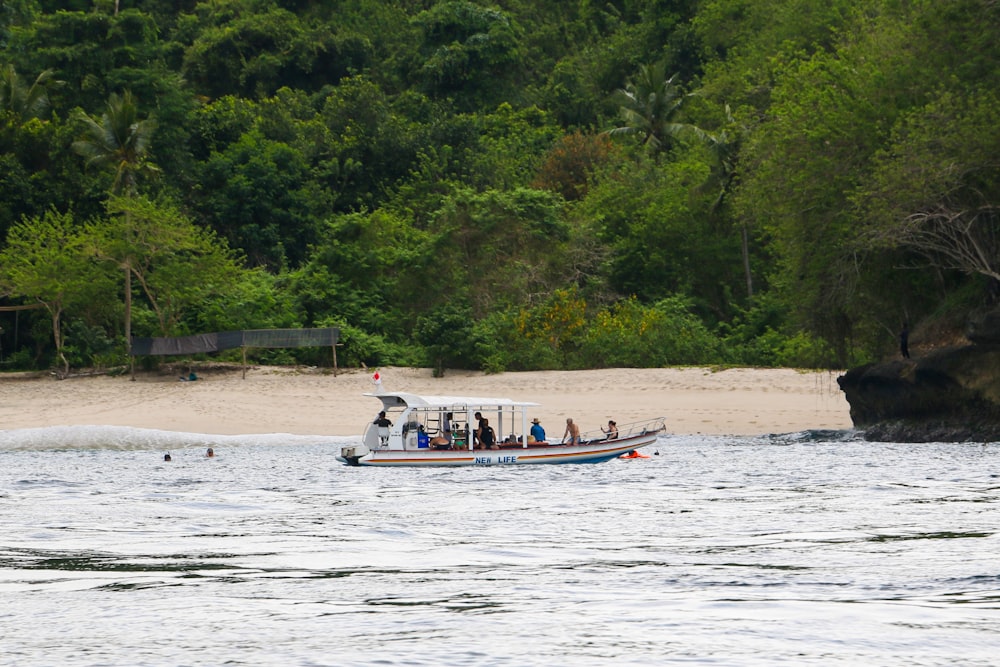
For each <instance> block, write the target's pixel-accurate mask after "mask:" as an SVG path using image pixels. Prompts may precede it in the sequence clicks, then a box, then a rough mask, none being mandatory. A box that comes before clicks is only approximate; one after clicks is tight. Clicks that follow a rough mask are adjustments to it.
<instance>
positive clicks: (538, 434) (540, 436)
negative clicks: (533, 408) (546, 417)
mask: <svg viewBox="0 0 1000 667" xmlns="http://www.w3.org/2000/svg"><path fill="white" fill-rule="evenodd" d="M531 437H533V438H534V439H535V442H545V429H544V428H542V424H541V423H540V422H539V421H538V417H535V418H534V419H532V420H531Z"/></svg>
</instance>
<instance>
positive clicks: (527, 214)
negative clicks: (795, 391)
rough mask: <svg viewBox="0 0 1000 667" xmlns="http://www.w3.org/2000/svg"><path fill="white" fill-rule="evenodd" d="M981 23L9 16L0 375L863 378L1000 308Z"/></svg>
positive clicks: (643, 7) (1, 138) (332, 1)
mask: <svg viewBox="0 0 1000 667" xmlns="http://www.w3.org/2000/svg"><path fill="white" fill-rule="evenodd" d="M998 27H1000V2H996V0H866V1H865V2H860V1H857V0H610V1H602V2H593V1H592V0H549V1H546V2H540V1H537V0H536V1H534V2H529V1H526V0H504V1H500V2H485V1H483V2H478V1H471V0H326V1H323V2H316V1H311V0H207V1H198V0H173V1H167V0H2V2H0V239H2V245H0V306H2V307H5V308H7V310H4V311H3V312H0V325H2V327H3V333H2V335H0V343H2V348H0V366H2V367H3V368H8V369H21V368H51V367H56V368H62V369H69V368H70V367H101V368H114V367H116V366H121V365H122V364H124V363H126V360H127V346H126V345H125V341H127V340H129V339H130V338H129V337H130V336H132V335H136V336H159V335H186V334H192V333H202V332H211V331H226V330H234V329H259V328H278V327H320V326H338V327H340V328H341V335H342V342H343V347H342V348H341V350H340V351H339V352H338V354H339V356H340V363H341V364H360V363H365V364H368V365H370V366H371V365H386V364H401V365H430V366H433V367H435V368H438V369H441V370H443V369H446V368H478V369H484V370H487V371H501V370H505V369H509V370H519V369H563V368H565V369H573V368H598V367H610V366H632V367H641V366H664V365H674V364H749V365H780V366H800V367H827V368H843V367H845V366H847V365H851V364H856V363H859V362H863V361H867V360H871V359H875V358H879V357H881V356H884V355H886V354H889V353H891V352H892V351H893V347H894V344H895V343H894V341H895V336H896V334H897V333H898V331H899V330H900V327H901V326H902V325H903V323H904V322H908V323H909V325H910V327H911V329H912V330H914V331H915V332H921V331H923V332H924V335H925V336H926V337H928V338H929V337H931V335H932V333H933V332H935V331H936V332H938V333H937V335H943V334H941V333H940V332H941V331H944V330H947V329H949V328H952V329H960V328H961V326H962V322H963V321H964V318H965V317H966V316H967V315H968V314H969V313H970V312H974V311H976V310H977V309H984V308H988V307H991V306H992V305H993V302H994V300H995V299H996V298H997V297H998V296H1000V288H998V286H1000V218H998V211H1000V99H998V98H1000V29H998ZM16 306H32V308H27V309H23V310H13V309H11V308H12V307H16ZM329 354H330V351H329V350H311V349H301V350H270V351H259V352H258V357H257V358H258V360H260V361H264V362H270V363H310V364H326V365H328V364H329V363H330V360H329V359H328V358H327V357H328V356H329Z"/></svg>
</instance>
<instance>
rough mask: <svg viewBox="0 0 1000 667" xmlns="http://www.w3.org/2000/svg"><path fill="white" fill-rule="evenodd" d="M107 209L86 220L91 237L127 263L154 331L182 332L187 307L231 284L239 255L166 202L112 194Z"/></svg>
mask: <svg viewBox="0 0 1000 667" xmlns="http://www.w3.org/2000/svg"><path fill="white" fill-rule="evenodd" d="M108 214H109V217H108V218H104V219H98V220H94V221H92V222H91V223H90V224H89V225H88V226H87V230H86V231H87V234H88V237H89V239H90V242H91V243H93V247H94V249H95V251H96V253H97V255H98V256H99V257H101V258H102V259H105V260H107V261H109V262H111V263H112V264H113V265H115V266H122V267H128V268H127V270H128V271H130V272H131V274H132V275H133V276H134V277H135V279H136V280H137V281H138V283H139V285H140V286H141V289H142V291H143V293H144V295H145V296H146V299H147V303H148V306H149V307H150V308H151V309H152V311H153V313H155V316H156V324H157V326H156V332H157V333H158V334H159V335H161V336H169V335H176V334H178V333H181V332H180V331H179V323H180V322H181V321H182V320H183V319H184V317H185V315H186V314H187V312H188V311H190V310H193V309H195V308H196V307H198V306H199V305H200V304H204V303H206V302H209V301H210V300H211V299H213V298H214V297H216V296H217V295H220V294H228V293H229V292H230V290H232V286H233V284H234V283H235V282H236V280H237V279H238V276H239V272H240V268H241V263H240V258H239V257H238V256H237V255H235V254H234V253H232V252H231V251H230V250H229V249H228V247H227V246H226V245H225V243H223V242H221V241H220V240H219V239H218V238H217V237H216V236H215V235H214V234H213V233H212V232H211V231H208V230H205V229H202V228H199V227H196V226H194V225H193V224H192V223H191V221H190V220H189V219H188V218H187V217H185V216H184V215H183V214H182V213H181V212H180V211H179V210H177V209H176V208H175V207H174V206H172V205H171V204H170V203H168V202H154V201H151V200H149V199H147V198H143V197H131V198H127V197H113V198H111V199H110V200H109V202H108Z"/></svg>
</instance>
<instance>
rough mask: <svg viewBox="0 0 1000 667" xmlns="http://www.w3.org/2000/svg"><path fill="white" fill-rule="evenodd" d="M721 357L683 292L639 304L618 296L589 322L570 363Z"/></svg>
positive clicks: (661, 362)
mask: <svg viewBox="0 0 1000 667" xmlns="http://www.w3.org/2000/svg"><path fill="white" fill-rule="evenodd" d="M721 358H722V350H721V345H720V343H719V340H718V339H717V338H715V336H713V335H712V333H711V332H710V331H709V330H708V329H707V328H706V327H705V325H704V323H702V321H701V320H700V319H699V318H698V317H697V316H696V315H695V314H694V313H693V312H692V309H691V304H690V302H689V301H688V300H687V299H685V298H683V297H670V298H667V299H663V300H661V301H658V302H657V303H655V304H653V305H652V306H643V305H641V304H640V303H639V302H638V301H637V300H636V299H634V298H633V299H628V300H624V301H620V302H619V303H617V304H615V305H614V306H613V307H611V308H610V309H608V310H602V311H600V312H598V313H597V314H596V315H595V316H594V317H593V319H592V320H591V321H590V322H589V323H588V326H587V330H586V334H585V337H584V341H583V342H582V343H581V345H580V349H579V352H578V354H577V358H576V360H575V364H574V366H576V367H579V368H601V367H605V368H614V367H625V368H649V367H659V366H673V365H706V364H714V363H718V362H719V360H720V359H721Z"/></svg>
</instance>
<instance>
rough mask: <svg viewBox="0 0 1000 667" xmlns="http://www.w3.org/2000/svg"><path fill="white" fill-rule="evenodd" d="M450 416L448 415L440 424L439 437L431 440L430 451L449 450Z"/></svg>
mask: <svg viewBox="0 0 1000 667" xmlns="http://www.w3.org/2000/svg"><path fill="white" fill-rule="evenodd" d="M451 415H452V413H450V412H449V413H448V414H446V415H445V416H444V421H442V422H441V435H436V436H434V437H433V438H431V441H430V446H431V449H451Z"/></svg>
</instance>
